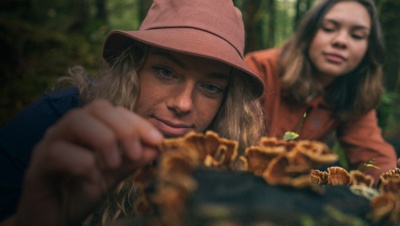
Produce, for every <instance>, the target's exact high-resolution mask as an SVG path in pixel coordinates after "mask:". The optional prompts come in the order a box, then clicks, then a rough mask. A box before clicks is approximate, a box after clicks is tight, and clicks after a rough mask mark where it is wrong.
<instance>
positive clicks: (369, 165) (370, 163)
mask: <svg viewBox="0 0 400 226" xmlns="http://www.w3.org/2000/svg"><path fill="white" fill-rule="evenodd" d="M374 161H375V159H371V160H369V161H368V162H366V163H364V165H362V166H361V167H360V169H362V168H364V167H372V168H375V169H380V167H379V166H376V165H374V164H372V163H373V162H374Z"/></svg>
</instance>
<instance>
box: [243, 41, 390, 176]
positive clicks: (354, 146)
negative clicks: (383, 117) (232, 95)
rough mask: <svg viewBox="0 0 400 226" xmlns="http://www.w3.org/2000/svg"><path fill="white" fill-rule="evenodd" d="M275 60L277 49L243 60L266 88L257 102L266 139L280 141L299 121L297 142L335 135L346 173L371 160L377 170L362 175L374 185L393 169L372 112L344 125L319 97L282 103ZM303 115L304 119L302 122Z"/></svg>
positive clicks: (295, 129) (322, 138) (323, 138)
mask: <svg viewBox="0 0 400 226" xmlns="http://www.w3.org/2000/svg"><path fill="white" fill-rule="evenodd" d="M278 56H279V49H277V48H274V49H267V50H261V51H256V52H251V53H248V54H247V55H246V56H245V61H246V63H247V65H248V66H249V67H250V69H252V70H253V71H254V73H256V74H257V75H258V76H260V77H261V78H262V79H263V80H264V82H265V85H266V89H265V93H264V95H263V97H262V98H261V102H262V105H263V106H264V108H265V111H266V117H265V118H266V119H265V120H266V126H267V134H268V136H275V137H277V138H283V135H284V133H285V132H286V131H297V128H299V127H300V124H301V123H302V121H303V126H302V127H301V129H300V130H299V134H300V136H299V138H298V139H308V140H319V141H324V142H327V140H328V139H329V138H332V135H335V136H336V137H337V139H338V141H339V142H340V144H341V146H342V147H343V148H344V150H345V154H346V157H347V160H348V163H349V168H350V169H358V168H359V167H361V166H362V165H363V164H364V163H366V162H368V161H370V160H372V159H374V163H373V164H374V165H376V166H379V167H380V169H379V170H378V169H376V168H372V167H364V168H363V170H362V171H363V172H365V173H368V174H370V175H372V176H374V178H375V181H376V182H377V181H378V179H379V176H380V174H381V173H382V172H386V171H387V170H389V169H394V168H396V160H397V157H396V152H395V151H394V148H393V147H392V146H391V145H390V144H388V143H387V142H386V141H385V140H384V139H383V138H382V135H381V129H380V128H379V126H378V120H377V117H376V111H375V110H372V111H370V112H368V113H367V114H366V115H365V116H363V117H361V118H359V119H358V120H356V121H352V122H348V123H344V122H342V121H340V120H339V119H338V118H337V117H334V116H332V108H331V107H330V106H329V104H326V103H324V101H323V98H322V97H319V98H316V99H315V100H313V101H312V102H311V103H309V104H305V105H304V106H302V107H296V108H295V107H292V106H289V105H288V104H286V103H285V102H284V101H282V100H281V98H280V96H281V95H280V92H281V91H280V83H279V75H278V69H277V63H278ZM306 111H307V116H306V117H305V119H304V120H303V115H304V113H305V112H306ZM335 132H336V133H335Z"/></svg>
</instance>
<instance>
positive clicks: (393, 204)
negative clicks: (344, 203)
mask: <svg viewBox="0 0 400 226" xmlns="http://www.w3.org/2000/svg"><path fill="white" fill-rule="evenodd" d="M310 179H311V181H312V183H316V184H322V185H326V184H328V185H348V186H350V189H351V190H352V191H353V192H354V193H355V194H358V195H361V196H364V197H366V198H368V199H370V200H371V207H372V211H371V213H370V214H369V218H370V219H371V220H372V221H373V222H375V223H379V222H381V221H382V220H384V219H385V220H389V221H390V222H392V223H393V224H395V225H398V224H400V169H399V168H396V169H393V170H389V171H387V172H385V173H383V174H381V176H380V184H379V185H378V189H375V188H373V184H374V180H373V178H372V177H371V176H370V175H366V174H364V173H362V172H360V171H358V170H353V171H350V173H349V172H347V171H346V170H345V169H343V168H342V167H329V168H328V169H327V172H322V171H319V170H312V171H311V172H310Z"/></svg>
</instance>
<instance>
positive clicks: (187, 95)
mask: <svg viewBox="0 0 400 226" xmlns="http://www.w3.org/2000/svg"><path fill="white" fill-rule="evenodd" d="M194 88H195V85H194V84H191V83H184V84H181V85H180V86H179V87H175V89H174V91H173V94H172V95H171V97H170V98H169V100H168V102H167V107H168V109H170V110H171V111H173V112H174V113H175V114H177V115H179V116H182V115H187V114H189V113H190V112H191V111H192V108H193V93H194Z"/></svg>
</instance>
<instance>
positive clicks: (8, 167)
mask: <svg viewBox="0 0 400 226" xmlns="http://www.w3.org/2000/svg"><path fill="white" fill-rule="evenodd" d="M80 105H81V104H80V98H79V93H78V90H77V89H76V88H67V89H63V90H59V91H56V92H52V93H48V94H45V95H43V96H42V97H41V98H39V99H38V100H36V101H35V102H34V103H32V104H30V105H29V106H28V107H27V108H26V109H24V110H23V111H22V112H20V113H19V114H17V115H16V116H15V117H14V118H13V119H12V120H11V121H10V122H9V123H7V124H6V125H5V126H4V127H3V128H1V129H0V222H1V221H2V220H4V219H5V218H7V217H9V216H10V215H12V214H14V213H15V211H16V208H17V204H18V200H19V196H20V193H21V187H22V182H23V176H24V173H25V170H26V168H27V166H28V164H29V160H30V157H31V152H32V150H33V147H34V146H35V145H36V143H38V141H39V140H40V139H41V138H42V137H43V135H44V133H45V131H46V130H47V128H49V127H50V126H52V125H53V124H54V123H55V122H56V121H57V120H58V119H60V117H62V116H63V115H64V114H65V113H66V112H67V111H69V110H70V109H72V108H76V107H79V106H80Z"/></svg>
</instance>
